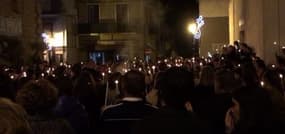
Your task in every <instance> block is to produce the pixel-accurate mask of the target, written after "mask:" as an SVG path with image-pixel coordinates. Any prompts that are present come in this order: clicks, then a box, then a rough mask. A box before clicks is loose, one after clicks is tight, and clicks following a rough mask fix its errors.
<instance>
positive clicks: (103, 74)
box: [102, 72, 105, 82]
mask: <svg viewBox="0 0 285 134" xmlns="http://www.w3.org/2000/svg"><path fill="white" fill-rule="evenodd" d="M102 76H103V82H104V81H105V73H104V72H102Z"/></svg>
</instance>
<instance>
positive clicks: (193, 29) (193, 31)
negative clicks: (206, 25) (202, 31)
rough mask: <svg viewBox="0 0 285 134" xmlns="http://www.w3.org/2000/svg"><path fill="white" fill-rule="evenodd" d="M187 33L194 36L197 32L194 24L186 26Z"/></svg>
mask: <svg viewBox="0 0 285 134" xmlns="http://www.w3.org/2000/svg"><path fill="white" fill-rule="evenodd" d="M188 32H190V33H192V34H196V32H197V25H196V24H195V23H191V24H189V25H188Z"/></svg>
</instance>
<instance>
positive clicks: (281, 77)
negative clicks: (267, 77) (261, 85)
mask: <svg viewBox="0 0 285 134" xmlns="http://www.w3.org/2000/svg"><path fill="white" fill-rule="evenodd" d="M279 77H280V80H281V81H280V82H281V87H282V89H283V90H284V81H283V74H279Z"/></svg>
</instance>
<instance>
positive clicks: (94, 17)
mask: <svg viewBox="0 0 285 134" xmlns="http://www.w3.org/2000/svg"><path fill="white" fill-rule="evenodd" d="M88 22H89V24H98V23H99V6H98V5H89V6H88Z"/></svg>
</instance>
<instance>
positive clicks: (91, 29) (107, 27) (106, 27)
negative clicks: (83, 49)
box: [78, 23, 139, 34]
mask: <svg viewBox="0 0 285 134" xmlns="http://www.w3.org/2000/svg"><path fill="white" fill-rule="evenodd" d="M138 29H139V27H138V25H126V24H118V23H100V24H86V23H85V24H78V34H90V33H129V32H137V31H138Z"/></svg>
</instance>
